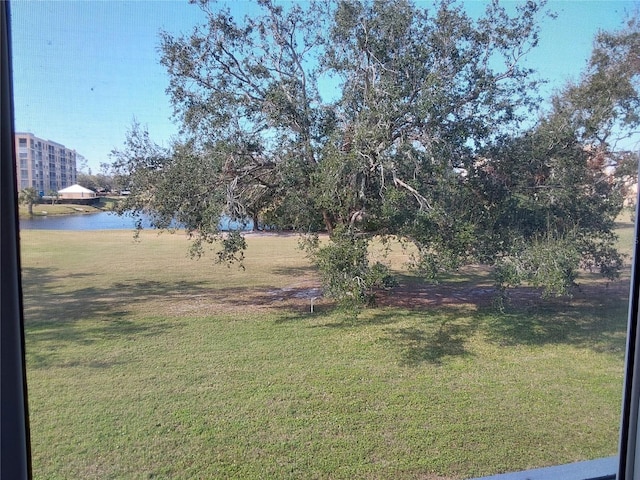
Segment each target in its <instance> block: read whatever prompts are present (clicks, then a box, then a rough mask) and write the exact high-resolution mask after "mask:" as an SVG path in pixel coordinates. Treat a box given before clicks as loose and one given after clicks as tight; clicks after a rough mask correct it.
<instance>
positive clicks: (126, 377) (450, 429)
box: [21, 223, 632, 480]
mask: <svg viewBox="0 0 640 480" xmlns="http://www.w3.org/2000/svg"><path fill="white" fill-rule="evenodd" d="M631 230H632V227H631V225H630V224H625V223H621V224H620V231H621V234H622V235H621V241H622V242H624V245H623V249H625V250H626V251H628V250H629V249H630V245H631V235H630V233H629V232H631ZM21 236H22V255H23V260H22V262H23V282H24V299H25V313H26V330H27V331H26V335H27V339H26V340H27V368H28V384H29V402H30V414H31V433H32V451H33V466H34V475H35V478H37V479H47V480H52V479H70V478H82V479H91V478H95V479H108V478H140V479H142V478H238V479H249V478H295V479H298V478H319V479H320V478H324V479H352V478H366V479H387V478H394V479H402V478H406V479H423V480H427V479H428V480H435V479H458V478H468V477H473V476H480V475H489V474H493V473H498V472H504V471H513V470H521V469H526V468H533V467H539V466H544V465H552V464H559V463H566V462H572V461H577V460H584V459H592V458H597V457H601V456H609V455H613V454H615V453H616V450H617V440H618V438H617V435H618V427H619V415H620V403H621V392H622V373H623V363H624V346H625V345H624V343H625V331H626V309H627V305H626V297H627V294H628V288H627V283H628V276H625V278H624V279H622V280H621V281H620V282H615V283H612V284H608V285H607V284H605V283H604V282H598V281H596V280H594V279H593V278H589V277H587V278H585V280H584V282H583V288H582V289H581V290H580V291H577V292H576V294H575V296H574V297H573V298H572V299H555V300H548V301H544V302H543V301H540V300H539V299H537V297H536V296H535V295H533V292H531V291H530V290H527V289H521V290H519V291H518V292H516V294H515V295H514V302H513V305H512V306H511V308H510V309H509V310H508V311H507V312H506V313H498V312H496V311H495V310H493V309H492V308H491V307H490V304H491V292H490V288H489V287H488V286H489V285H490V283H491V282H490V280H489V279H488V278H487V277H486V272H484V271H483V270H482V269H480V268H475V269H467V270H465V271H462V272H460V274H458V275H457V276H453V277H451V278H450V279H449V282H448V283H447V284H446V285H440V286H428V285H422V284H421V283H420V282H418V281H417V280H416V279H413V278H411V277H410V276H409V275H408V274H407V272H401V273H403V276H402V279H403V284H404V285H403V286H402V287H401V288H400V289H399V291H398V292H397V293H396V294H393V295H387V296H385V297H383V298H382V299H381V307H380V308H379V309H376V310H368V311H365V312H364V313H363V314H362V315H361V316H360V317H358V318H357V319H353V318H351V317H349V316H346V315H344V314H341V313H339V312H335V311H333V310H332V309H331V308H330V304H329V302H328V301H327V300H326V299H316V300H315V305H314V310H315V312H314V313H313V314H312V313H310V303H311V297H314V296H317V295H318V293H317V288H318V280H317V278H316V276H315V274H314V272H313V269H311V267H310V265H309V263H308V261H307V260H306V259H305V258H304V256H303V255H302V254H301V253H300V252H299V251H298V250H297V249H296V244H297V239H296V237H293V236H275V235H274V236H263V237H251V238H249V251H248V253H247V260H246V262H245V267H246V269H245V270H240V269H237V268H234V267H232V268H230V269H229V268H227V267H225V266H219V265H215V264H213V262H212V257H209V258H204V259H201V260H199V261H194V260H190V259H189V258H188V257H187V255H186V248H187V242H186V239H185V238H184V236H183V235H180V234H176V235H168V234H163V235H157V234H156V233H153V232H146V231H145V232H143V233H142V236H141V241H139V242H137V241H134V239H133V238H132V234H131V232H128V231H123V232H118V231H110V232H52V231H38V230H28V231H23V232H22V233H21ZM400 257H401V255H400V254H399V253H396V254H395V255H394V256H393V258H394V260H395V261H397V264H398V265H399V260H400Z"/></svg>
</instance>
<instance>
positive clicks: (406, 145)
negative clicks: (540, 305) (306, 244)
mask: <svg viewBox="0 0 640 480" xmlns="http://www.w3.org/2000/svg"><path fill="white" fill-rule="evenodd" d="M196 3H197V4H198V5H199V7H200V8H201V9H202V12H203V15H204V19H203V20H204V21H203V22H202V24H201V25H198V26H196V27H195V29H194V30H193V32H192V33H191V34H189V35H182V36H173V35H170V34H168V33H166V32H165V33H162V35H161V44H160V51H161V63H162V65H164V66H165V68H166V69H167V72H168V75H169V80H170V84H169V88H168V92H169V94H170V98H171V101H172V103H173V105H174V109H175V116H176V118H177V119H178V120H179V121H180V122H181V126H182V133H183V135H182V138H181V139H180V140H179V141H176V143H175V144H174V145H172V146H170V147H169V148H160V147H159V146H157V145H155V144H154V143H153V142H152V141H151V139H150V138H149V135H148V133H147V132H146V131H144V129H141V128H140V126H139V125H137V124H134V125H133V127H132V129H131V131H130V132H129V134H128V136H127V139H126V144H125V148H124V149H123V150H119V151H114V157H115V159H116V167H117V171H118V172H119V176H118V177H117V178H118V179H119V181H123V182H126V184H127V185H128V186H129V188H130V189H131V192H132V195H131V196H130V197H129V198H128V199H127V200H126V201H125V202H123V204H122V205H121V209H122V211H125V210H134V211H143V212H147V213H149V214H150V215H151V216H152V218H153V223H154V225H155V226H156V227H159V228H170V226H171V221H173V220H175V221H177V222H179V223H181V224H182V225H184V226H185V228H186V229H187V231H188V233H189V235H190V236H191V237H192V238H193V240H194V252H195V253H196V254H197V255H199V254H201V253H202V252H203V251H204V249H203V247H204V246H206V245H208V244H212V243H214V242H218V241H223V242H227V243H226V244H225V243H223V246H222V250H221V251H220V253H219V254H218V259H220V260H223V261H227V260H233V261H235V260H237V259H239V256H238V255H240V254H241V252H242V250H243V249H244V244H243V243H242V242H240V241H239V238H236V236H235V234H234V236H233V238H234V240H233V241H231V243H230V244H229V243H228V242H229V240H228V239H229V238H230V237H225V236H224V235H221V234H220V232H219V231H218V220H219V218H220V215H226V216H228V217H230V218H231V219H233V220H236V221H239V222H244V221H247V220H248V219H250V220H253V222H254V226H255V228H259V226H260V225H261V224H262V225H269V227H270V228H273V229H282V230H296V231H299V232H304V233H309V232H310V233H314V232H319V231H322V230H324V231H326V232H327V233H328V234H329V235H330V237H331V240H330V243H329V245H327V246H317V250H316V251H315V253H314V257H313V258H315V259H316V262H317V266H318V268H319V269H320V270H321V271H322V272H323V278H324V279H325V287H326V289H327V291H329V292H331V294H332V295H333V296H335V297H336V298H338V299H344V301H346V299H351V300H350V301H353V302H355V303H356V304H360V303H368V302H370V300H371V298H370V297H371V296H372V295H373V292H374V291H375V288H376V287H377V286H378V285H379V284H381V283H384V281H382V280H381V279H382V278H384V277H385V273H384V272H382V270H379V268H378V267H375V268H374V266H369V265H368V263H367V258H366V245H367V242H368V241H369V239H371V238H373V237H385V236H394V237H398V238H401V239H402V240H403V241H405V242H409V243H411V244H413V246H414V247H415V248H414V249H413V250H414V251H415V252H417V253H416V256H415V259H414V265H415V267H416V269H417V271H419V272H421V273H422V274H424V275H425V276H426V277H428V278H431V279H435V278H436V277H437V276H438V274H440V273H442V272H445V271H450V270H454V269H456V268H458V267H460V266H462V265H465V264H469V263H474V262H477V263H484V264H488V265H497V267H498V277H499V278H500V277H502V276H504V275H505V273H504V272H503V270H504V269H505V268H506V267H504V266H503V264H502V262H504V259H507V258H519V257H518V256H522V255H524V253H523V252H529V253H528V254H527V255H526V256H527V258H526V259H524V257H523V259H522V261H521V262H519V263H518V265H519V267H518V268H519V269H521V270H522V269H529V270H530V271H528V272H527V273H526V274H525V272H524V270H523V273H522V274H518V275H517V277H518V278H521V279H522V280H521V281H525V280H524V279H526V281H531V282H533V283H534V284H539V285H540V286H541V287H542V288H543V289H544V290H545V291H547V292H559V291H560V290H562V289H563V288H564V287H562V286H567V285H570V284H572V283H573V282H574V280H575V272H576V268H580V267H588V268H592V269H598V270H599V271H601V272H602V273H603V274H604V275H605V276H607V277H611V276H614V275H615V273H616V269H617V268H619V265H620V262H619V257H617V253H616V252H615V249H614V248H613V247H611V243H610V242H612V241H613V239H614V238H615V237H614V236H613V235H612V233H611V232H612V228H613V220H614V219H615V217H616V215H617V214H618V213H619V211H620V207H621V202H622V193H623V192H622V187H621V182H617V181H610V180H609V179H608V178H606V175H605V174H604V167H605V163H606V162H609V161H613V162H616V161H617V160H619V159H620V158H621V157H620V155H618V154H617V153H616V152H615V151H614V150H613V148H612V147H611V145H612V143H611V141H612V140H613V136H614V134H616V135H617V134H628V133H629V132H631V131H633V130H634V129H635V127H636V126H637V125H638V121H639V119H638V116H637V111H638V109H637V106H638V92H637V85H638V82H637V79H638V77H637V75H638V62H637V59H636V58H635V57H634V56H633V55H634V54H633V52H634V51H635V50H637V49H636V47H637V41H638V40H637V39H638V33H637V30H638V22H637V21H635V20H633V21H631V22H630V23H629V25H628V26H627V28H626V29H625V30H623V31H622V32H618V33H612V34H601V35H600V36H599V37H598V38H597V41H596V44H595V47H594V53H593V56H592V60H591V63H590V64H589V67H588V69H587V71H586V72H585V73H584V75H583V77H582V78H581V81H580V83H578V84H576V85H569V86H568V87H567V88H566V89H565V90H563V91H562V92H560V93H559V94H558V95H557V96H556V97H554V98H553V99H552V108H551V110H550V111H548V112H542V114H541V115H540V120H539V121H538V122H537V123H535V124H534V125H532V126H530V127H529V128H527V129H525V128H523V127H522V125H523V124H524V123H523V121H524V120H528V119H530V118H531V115H532V114H533V113H534V111H535V110H536V109H537V108H538V106H539V104H540V98H539V97H538V94H537V85H538V80H536V79H535V77H534V76H533V75H532V73H533V72H532V71H531V70H530V69H528V68H527V67H526V65H524V64H523V63H522V61H523V59H524V58H525V56H526V54H527V52H529V51H530V50H531V49H532V48H534V47H535V46H536V44H537V42H538V26H537V25H538V21H539V18H540V17H541V16H544V15H545V12H544V2H539V3H536V2H532V1H527V2H523V3H522V4H521V5H519V6H518V7H517V9H516V13H515V14H513V15H509V14H508V13H507V11H506V10H505V9H504V8H503V7H502V6H501V5H500V4H499V3H498V2H497V1H495V2H491V3H489V4H488V5H487V8H486V11H485V14H484V15H483V16H481V17H480V18H477V19H474V18H471V17H469V16H468V15H467V14H466V13H465V11H464V9H463V8H462V7H461V6H460V5H458V4H456V2H455V1H449V0H441V1H439V2H436V4H435V5H433V7H431V6H426V5H423V4H417V5H416V4H414V3H411V2H408V1H403V0H396V1H392V2H379V1H373V2H369V1H341V2H337V3H331V2H308V3H294V4H286V5H279V4H275V3H273V2H271V1H268V0H265V1H259V2H257V5H256V7H255V9H253V12H254V14H252V15H251V16H246V17H244V18H235V17H234V16H233V15H231V13H230V11H229V10H225V9H222V8H220V7H219V6H218V5H216V4H215V3H213V2H207V1H200V2H196ZM328 79H331V81H332V85H335V86H336V88H335V91H334V92H333V94H332V95H331V96H330V98H328V97H329V95H327V94H326V93H323V94H321V92H322V91H323V89H322V88H321V87H322V84H323V83H325V82H326V81H327V80H328ZM325 90H326V89H325ZM536 113H540V112H536ZM528 124H529V125H530V122H529V123H528ZM238 235H239V234H238ZM540 239H556V240H554V241H553V242H552V243H550V244H548V247H549V248H553V249H556V250H557V251H558V252H565V253H567V256H566V261H563V262H560V263H561V264H562V265H563V266H554V267H549V269H546V267H544V268H543V267H542V266H543V265H547V264H549V262H548V261H547V260H545V259H544V258H543V256H542V253H541V252H538V248H537V247H536V242H540V241H541V240H540ZM558 239H566V240H567V241H568V239H571V240H572V241H575V242H576V244H575V245H574V246H573V247H571V248H569V246H568V245H565V243H563V242H565V240H558ZM546 241H548V240H545V242H546ZM567 249H569V250H571V249H573V250H571V251H575V252H577V253H576V255H578V257H579V258H578V260H576V259H575V258H574V254H573V253H571V254H570V252H569V250H567ZM561 256H562V255H561ZM341 262H346V263H345V264H342V263H341ZM576 262H577V263H576ZM538 267H540V268H538ZM507 270H508V269H507ZM336 272H337V273H336ZM562 275H564V279H561V278H560V276H562ZM505 278H510V277H509V275H507V277H505ZM498 283H500V284H502V283H505V282H501V281H500V280H498ZM506 283H509V282H506ZM341 301H343V300H341Z"/></svg>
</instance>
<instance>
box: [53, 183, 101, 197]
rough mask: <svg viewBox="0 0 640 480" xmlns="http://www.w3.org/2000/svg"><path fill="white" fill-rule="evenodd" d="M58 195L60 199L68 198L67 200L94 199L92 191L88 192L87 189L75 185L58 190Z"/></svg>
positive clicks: (94, 194) (94, 193)
mask: <svg viewBox="0 0 640 480" xmlns="http://www.w3.org/2000/svg"><path fill="white" fill-rule="evenodd" d="M58 194H59V195H60V196H61V197H69V198H82V197H85V198H86V197H95V196H96V192H94V191H93V190H89V189H88V188H84V187H83V186H81V185H78V184H77V183H76V184H75V185H71V186H70V187H67V188H63V189H62V190H58Z"/></svg>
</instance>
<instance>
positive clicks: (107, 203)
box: [18, 197, 118, 218]
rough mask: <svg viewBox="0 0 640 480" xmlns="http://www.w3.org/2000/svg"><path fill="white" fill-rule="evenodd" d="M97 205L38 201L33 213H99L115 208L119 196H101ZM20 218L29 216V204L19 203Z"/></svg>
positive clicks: (41, 214) (46, 214)
mask: <svg viewBox="0 0 640 480" xmlns="http://www.w3.org/2000/svg"><path fill="white" fill-rule="evenodd" d="M98 200H99V201H98V203H97V204H95V205H81V204H73V203H55V204H54V205H52V204H51V203H38V204H35V205H33V215H34V216H36V217H42V216H53V215H78V214H83V213H98V212H102V211H105V210H113V208H114V206H115V204H116V203H117V202H118V198H117V197H100V198H99V199H98ZM18 210H19V214H20V218H29V208H28V207H27V205H19V209H18Z"/></svg>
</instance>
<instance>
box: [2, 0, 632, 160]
mask: <svg viewBox="0 0 640 480" xmlns="http://www.w3.org/2000/svg"><path fill="white" fill-rule="evenodd" d="M418 3H424V4H425V5H430V4H431V2H428V3H427V2H418ZM505 3H506V4H507V5H508V6H509V7H511V6H513V5H515V2H513V1H508V2H505ZM462 4H463V5H465V8H468V9H469V11H470V13H474V12H478V11H481V10H483V9H484V1H483V0H475V1H469V0H467V1H466V2H462ZM547 8H548V9H550V10H552V11H554V12H556V13H557V15H558V17H557V18H556V19H555V20H551V19H547V20H545V21H544V22H543V24H542V32H541V40H540V45H539V47H538V48H537V49H536V50H535V51H534V52H532V53H530V54H529V56H528V57H527V64H528V65H530V66H532V67H533V68H535V69H536V70H538V72H539V75H540V76H541V77H542V78H547V79H548V80H549V81H550V84H549V86H548V87H547V89H548V90H547V91H551V90H552V89H555V88H560V87H561V86H562V85H563V84H564V83H565V82H566V81H567V80H569V79H574V80H575V79H577V78H578V76H579V74H580V72H581V71H582V69H583V67H584V66H585V64H586V61H587V59H588V57H589V54H590V52H591V47H592V42H593V38H594V35H595V34H596V33H597V31H598V30H600V29H601V30H616V29H619V28H620V27H621V26H622V25H623V21H624V19H625V18H626V14H627V13H630V12H632V11H634V10H636V9H638V8H640V0H605V1H603V0H571V1H570V0H565V1H553V0H551V1H549V2H548V4H547ZM11 10H12V35H13V69H14V72H13V73H14V90H15V121H16V129H17V130H18V131H27V132H31V133H33V134H35V135H37V136H39V137H42V138H46V139H51V140H54V141H56V142H58V143H62V144H63V145H65V146H66V147H68V148H73V149H75V150H76V151H77V152H78V153H79V154H81V155H83V156H85V157H86V158H87V160H88V162H89V166H90V167H91V168H92V170H93V171H94V172H96V171H97V169H98V166H99V164H100V163H101V162H110V159H109V152H110V151H111V150H112V149H113V148H118V147H120V146H121V145H122V143H123V141H124V137H125V132H126V130H127V128H128V127H129V126H130V125H131V123H132V120H133V119H134V118H135V119H137V120H138V121H139V122H140V123H141V124H143V125H146V126H147V127H148V129H149V132H150V134H151V136H152V138H154V139H155V140H156V141H157V142H158V143H160V144H168V143H169V141H170V139H171V137H172V136H174V135H176V134H177V131H178V127H177V125H176V124H175V123H174V121H173V120H172V118H171V115H172V108H171V105H170V103H169V99H168V96H167V95H166V93H165V89H166V87H167V85H168V78H167V75H166V73H165V71H164V69H163V67H162V66H161V65H160V64H159V57H160V55H159V52H158V32H159V31H160V30H161V29H162V30H166V31H169V32H171V33H181V32H183V33H188V32H189V31H190V30H191V29H192V28H193V26H194V25H196V24H197V23H199V22H200V20H201V19H202V18H203V17H202V13H201V12H200V10H199V8H198V7H196V6H194V5H190V4H188V3H187V2H186V0H185V1H180V2H178V1H173V0H164V1H145V0H128V1H113V0H109V1H104V0H103V1H97V0H91V1H88V0H87V1H65V0H59V1H14V3H13V4H12V6H11ZM234 10H237V11H238V12H242V11H247V12H248V11H249V10H250V4H249V3H246V2H243V1H238V2H235V4H234Z"/></svg>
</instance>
